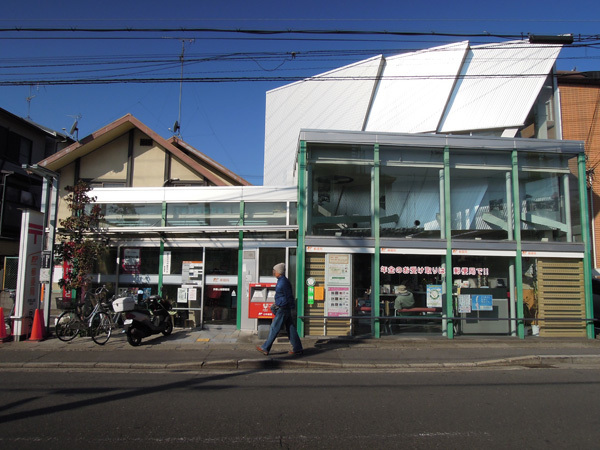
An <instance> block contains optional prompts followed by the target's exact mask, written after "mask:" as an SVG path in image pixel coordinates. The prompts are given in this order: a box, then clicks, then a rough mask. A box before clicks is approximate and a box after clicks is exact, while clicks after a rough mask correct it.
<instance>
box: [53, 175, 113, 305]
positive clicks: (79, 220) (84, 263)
mask: <svg viewBox="0 0 600 450" xmlns="http://www.w3.org/2000/svg"><path fill="white" fill-rule="evenodd" d="M65 189H66V191H67V192H69V194H68V195H67V198H66V202H67V207H68V208H69V210H70V211H71V215H70V216H69V217H67V218H66V219H61V220H59V223H60V226H61V227H62V228H59V230H58V233H57V240H58V242H57V244H56V248H55V258H56V259H57V261H58V262H67V263H68V264H69V265H70V267H71V270H70V271H65V273H64V274H63V278H62V279H60V280H59V281H58V284H59V286H60V287H62V288H65V289H66V290H72V289H75V291H76V292H77V298H81V292H82V290H85V288H86V286H87V285H88V283H89V276H90V274H91V273H93V271H94V265H95V263H96V262H97V261H98V260H99V259H100V258H101V257H102V255H103V253H104V251H105V248H106V240H105V239H103V235H102V232H101V230H100V221H101V220H102V218H103V217H104V216H103V214H102V210H101V208H100V206H98V205H95V204H93V203H94V202H95V201H96V197H90V196H88V192H89V191H90V190H91V189H92V188H91V187H90V186H89V185H88V184H87V183H85V182H83V181H79V182H78V183H77V184H76V185H75V186H67V187H66V188H65Z"/></svg>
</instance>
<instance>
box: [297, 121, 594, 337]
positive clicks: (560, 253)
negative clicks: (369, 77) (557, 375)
mask: <svg viewBox="0 0 600 450" xmlns="http://www.w3.org/2000/svg"><path fill="white" fill-rule="evenodd" d="M303 137H304V138H307V139H306V140H302V138H303ZM344 138H346V139H348V141H345V139H344ZM357 138H359V139H360V141H361V144H360V145H358V144H352V143H350V142H351V141H352V140H353V139H357ZM312 139H314V143H313V141H312ZM328 139H332V141H331V144H327V143H326V142H327V140H328ZM369 139H372V140H373V143H372V144H371V145H370V146H369V145H366V144H365V142H366V141H368V140H369ZM402 141H406V144H405V145H404V144H400V142H402ZM340 142H347V143H345V144H343V143H340ZM392 142H393V143H392ZM417 142H418V144H417ZM303 145H304V147H303ZM369 147H370V149H369ZM536 147H537V148H536ZM303 148H304V149H305V155H306V159H305V162H306V175H307V176H306V178H305V181H304V184H303V183H302V182H301V183H300V192H301V193H302V190H303V189H304V190H305V191H304V192H305V196H306V199H307V200H308V201H307V210H306V227H305V229H304V230H299V233H300V238H302V239H303V241H302V242H306V245H307V247H306V250H307V253H306V266H305V277H304V279H305V280H310V282H311V283H314V284H313V285H311V286H309V287H308V288H306V289H304V288H303V292H304V294H305V296H304V302H305V308H304V309H305V321H304V325H305V332H306V333H307V334H308V335H311V334H312V335H315V334H316V335H322V334H326V335H331V332H335V331H332V330H334V329H335V327H333V323H334V322H335V324H336V326H337V332H340V333H341V334H346V333H349V334H353V335H363V334H369V333H371V334H372V335H383V336H386V335H410V334H412V333H431V334H437V335H439V334H443V335H448V336H449V337H453V336H454V335H455V334H460V335H469V334H474V335H487V334H489V335H522V334H523V330H524V326H523V325H524V323H525V322H527V323H529V322H531V320H529V318H528V317H523V315H524V314H531V312H530V311H529V309H528V307H527V301H528V298H529V297H532V296H533V297H534V298H535V300H536V304H537V305H538V308H539V304H540V299H541V298H542V297H540V295H541V294H540V290H539V284H534V285H533V287H532V284H531V282H530V279H529V278H527V273H526V272H524V273H523V274H519V275H518V276H517V275H515V269H516V267H520V263H521V262H524V265H529V266H530V267H531V266H532V265H531V264H530V263H529V262H528V261H527V258H528V257H529V256H530V255H532V254H535V255H540V257H539V258H537V259H536V263H535V264H533V266H535V267H536V268H539V267H545V268H546V272H545V273H546V285H547V286H551V288H550V290H549V291H548V292H547V293H546V294H545V297H543V298H545V299H546V304H547V305H550V307H548V308H547V311H548V313H547V314H549V316H552V311H553V309H552V308H555V306H556V303H553V302H556V301H558V302H559V303H560V302H561V301H560V300H556V298H555V297H553V295H554V294H553V292H554V291H553V289H554V290H558V291H557V292H561V293H562V294H564V295H567V297H569V298H571V297H573V298H576V300H573V303H576V304H577V305H578V306H577V307H578V308H579V312H578V313H577V314H580V313H581V311H582V310H585V301H586V300H585V299H584V297H585V295H584V294H585V292H584V289H583V288H582V286H583V285H584V279H583V273H584V270H583V267H584V263H585V261H584V259H583V258H584V255H585V248H584V246H583V245H582V244H581V243H582V242H583V241H584V228H585V227H582V220H583V218H582V216H583V215H585V211H582V209H581V205H580V203H581V199H582V198H583V197H582V195H584V194H585V183H584V182H582V180H579V179H578V177H577V174H578V173H581V170H582V169H581V165H582V159H581V152H582V151H583V148H582V147H581V146H580V145H577V144H574V143H569V142H565V141H544V142H540V143H539V144H538V143H537V142H535V141H532V140H527V139H507V138H505V139H499V138H488V137H466V136H460V137H459V136H440V135H427V136H420V137H415V136H408V135H392V134H385V133H384V134H377V133H361V134H360V135H358V134H355V133H348V134H347V136H346V135H345V134H344V132H327V131H319V130H308V131H304V132H301V145H300V154H299V159H298V160H299V163H300V164H302V161H303V156H302V151H304V150H303ZM371 150H372V151H371ZM371 156H372V159H370V157H371ZM515 178H516V179H515ZM582 191H583V194H582V193H581V192H582ZM299 200H300V198H299ZM299 205H300V203H299ZM301 214H303V211H302V210H301V209H299V211H298V215H299V216H300V215H301ZM586 220H587V219H586ZM525 246H526V248H525ZM336 247H337V248H340V250H335V248H336ZM344 247H345V248H346V249H347V252H348V254H349V255H350V257H351V261H352V263H351V267H352V269H351V280H352V281H351V283H352V284H351V286H349V289H350V292H351V294H350V295H351V304H352V308H351V310H348V311H346V314H344V315H340V314H338V315H336V316H332V315H331V314H328V308H327V305H328V303H327V302H328V301H331V300H328V299H329V297H328V294H329V293H328V289H329V287H328V284H327V280H326V271H327V268H328V267H330V262H329V258H330V257H331V255H332V254H333V255H335V254H336V253H335V252H337V251H341V252H343V248H344ZM326 248H331V249H334V250H333V251H334V253H328V252H327V251H326V250H325V249H326ZM320 249H322V250H323V251H322V253H314V252H315V250H320ZM388 250H391V251H388ZM573 255H577V256H573ZM553 259H558V262H555V261H554V262H553V261H552V260H553ZM546 260H550V262H548V261H546ZM374 261H377V265H378V266H379V267H373V266H374V264H373V263H374ZM540 261H543V262H544V264H545V265H542V266H540ZM568 261H570V262H568ZM550 267H551V268H550ZM571 267H578V268H579V269H577V270H579V273H580V275H581V277H580V278H579V279H578V278H576V277H575V276H574V275H573V279H571V278H568V281H566V282H565V283H566V285H565V286H563V287H562V288H558V287H557V286H556V285H555V284H553V282H554V281H553V275H551V274H552V271H555V276H556V273H558V271H562V272H565V273H570V271H571V270H574V271H575V270H576V269H571ZM536 270H538V269H536ZM536 273H539V270H538V272H536ZM537 276H538V277H539V275H537ZM321 287H322V288H324V289H325V294H324V295H323V296H322V300H323V301H324V302H325V303H324V304H323V305H319V303H318V300H316V298H315V295H317V293H320V292H321V291H320V290H319V289H318V288H321ZM338 287H339V286H338ZM447 291H448V292H447ZM404 292H408V293H409V294H410V295H408V294H407V297H410V298H411V303H412V307H401V306H402V304H401V302H400V300H402V299H401V298H400V297H401V296H400V294H404ZM532 293H535V295H533V294H532ZM342 294H343V290H342V289H339V290H338V291H336V292H335V296H334V297H333V298H335V301H337V304H340V305H341V304H343V302H342V301H341V299H343V298H344V295H342ZM567 297H564V296H563V299H565V298H567ZM397 301H398V302H397ZM309 302H310V303H309ZM570 302H571V300H569V301H567V300H563V301H562V307H563V310H564V307H565V305H566V304H569V303H570ZM588 309H589V308H588ZM565 311H566V310H565ZM336 314H337V313H336ZM565 314H566V313H565ZM335 317H339V319H336V318H335ZM578 317H581V314H580V316H578ZM344 318H347V320H349V322H347V323H346V325H343V323H344V322H343V320H344ZM563 318H564V317H563ZM538 320H539V321H540V322H542V320H540V319H539V316H538ZM546 320H550V319H546ZM552 320H554V319H552ZM540 326H541V327H542V328H543V327H544V325H540ZM545 326H546V328H547V329H550V328H552V327H550V326H549V325H545ZM555 328H557V329H560V330H563V331H565V330H566V331H565V332H568V333H571V332H574V331H573V330H574V329H575V328H577V327H575V326H573V327H571V328H569V327H567V326H556V327H555ZM583 328H585V326H582V322H581V321H580V322H579V328H578V330H581V329H583ZM588 330H589V326H588ZM552 332H553V331H552ZM548 333H550V331H548ZM556 333H559V331H557V332H556ZM521 337H522V336H521Z"/></svg>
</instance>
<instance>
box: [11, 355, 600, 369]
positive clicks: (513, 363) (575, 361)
mask: <svg viewBox="0 0 600 450" xmlns="http://www.w3.org/2000/svg"><path fill="white" fill-rule="evenodd" d="M552 365H572V366H582V365H583V366H600V355H530V356H518V357H511V358H502V359H493V360H485V361H475V362H451V363H450V362H439V363H435V362H434V363H346V362H327V361H310V360H306V359H304V360H302V359H295V360H280V359H273V358H268V359H240V360H236V359H224V360H214V361H197V362H183V363H114V362H8V363H0V370H4V369H29V370H32V369H62V370H77V369H86V370H90V369H98V370H107V369H113V370H167V371H190V372H194V371H210V370H232V371H233V370H282V369H286V370H311V369H312V370H340V369H342V370H382V371H385V370H402V369H405V370H406V369H412V370H415V369H421V370H442V369H469V368H471V369H472V368H485V367H488V368H493V367H547V366H552Z"/></svg>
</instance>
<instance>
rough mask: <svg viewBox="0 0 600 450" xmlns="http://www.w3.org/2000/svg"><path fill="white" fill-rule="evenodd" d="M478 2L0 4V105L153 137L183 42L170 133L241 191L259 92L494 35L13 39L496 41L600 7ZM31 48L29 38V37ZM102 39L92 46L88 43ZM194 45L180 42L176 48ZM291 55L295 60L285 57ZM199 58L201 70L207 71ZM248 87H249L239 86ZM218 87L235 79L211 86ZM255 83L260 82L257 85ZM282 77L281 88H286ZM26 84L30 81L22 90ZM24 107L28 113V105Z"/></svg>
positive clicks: (573, 20) (252, 154) (593, 52)
mask: <svg viewBox="0 0 600 450" xmlns="http://www.w3.org/2000/svg"><path fill="white" fill-rule="evenodd" d="M568 6H569V5H568V4H565V3H564V2H560V3H559V2H558V1H556V0H549V1H544V2H539V1H536V2H522V1H518V2H517V1H512V0H509V1H504V2H494V3H493V4H492V3H490V2H481V1H462V2H448V1H443V2H442V1H437V0H436V1H429V2H401V1H397V0H396V1H371V2H364V1H355V0H347V1H338V0H333V1H327V0H321V1H313V0H306V1H303V2H297V1H287V0H279V1H271V0H267V1H252V0H246V1H243V0H234V1H226V0H224V1H205V0H204V1H203V0H200V1H196V2H189V1H181V0H171V1H168V2H165V1H157V0H146V1H138V0H136V1H127V0H121V1H118V2H117V1H114V0H104V1H102V2H87V1H85V0H79V1H71V0H62V1H60V2H47V1H43V2H42V1H39V0H34V1H13V0H5V1H4V2H3V14H2V17H1V18H0V29H8V30H9V31H2V32H0V83H2V82H15V81H17V82H19V83H23V82H25V81H27V82H28V84H22V85H10V86H4V85H3V86H0V107H2V108H4V109H7V110H8V111H10V112H12V113H14V114H17V115H19V116H23V117H26V116H27V115H28V113H29V115H30V117H31V119H32V120H34V121H36V122H38V123H40V124H42V125H45V126H48V127H50V128H53V129H55V130H58V131H61V130H62V128H66V129H67V130H69V129H70V127H71V124H72V123H73V120H74V116H77V115H81V119H80V120H79V137H84V136H86V135H88V134H90V133H92V132H93V131H95V130H97V129H99V128H101V127H102V126H104V125H106V124H108V123H110V122H112V121H113V120H115V119H117V118H119V117H121V116H123V115H125V114H127V113H131V114H133V115H134V116H136V117H137V118H138V119H140V120H141V121H142V122H144V123H145V124H146V125H148V126H149V127H150V128H152V129H153V130H154V131H156V132H157V133H159V134H160V135H162V136H163V137H166V138H167V137H169V136H171V134H172V133H171V132H170V131H169V128H170V127H172V125H173V123H174V122H175V120H177V119H178V116H179V87H180V86H179V82H178V81H176V80H178V79H179V77H180V72H181V65H180V63H179V57H180V54H181V51H182V39H184V40H185V41H184V42H185V43H184V45H185V56H184V62H185V64H184V77H186V78H187V77H192V78H195V79H202V78H207V77H208V78H210V79H211V80H213V81H211V82H185V83H184V84H183V89H182V91H183V95H182V104H181V105H182V107H181V136H182V138H183V139H184V140H185V141H187V142H188V143H189V144H191V145H192V146H194V147H195V148H197V149H198V150H200V151H202V152H204V153H205V154H207V155H208V156H210V157H211V158H213V159H215V160H216V161H218V162H220V163H221V164H223V165H225V166H226V167H228V168H230V169H231V170H233V171H234V172H236V173H238V174H239V175H241V176H242V177H244V178H246V179H247V180H248V181H250V182H251V183H253V184H261V183H262V170H263V152H264V112H265V93H266V91H268V90H270V89H274V88H276V87H278V86H281V85H284V84H287V83H289V82H291V81H285V80H282V78H283V77H307V76H310V75H315V74H318V73H322V72H325V71H328V70H331V69H334V68H336V67H341V66H343V65H346V64H350V63H353V62H356V61H359V60H362V59H366V58H368V57H371V56H374V55H376V54H380V53H385V54H395V53H399V52H404V51H411V50H417V49H421V48H428V47H433V46H436V45H443V44H446V43H451V42H457V41H462V40H466V39H469V40H471V42H474V43H485V42H501V41H503V40H506V39H502V38H494V37H490V38H482V37H472V38H468V37H461V36H457V37H446V36H435V37H434V36H391V35H387V36H383V35H377V36H374V35H327V36H325V35H314V34H309V35H298V34H284V35H277V36H264V35H248V34H239V33H191V32H186V31H178V32H166V31H162V32H161V31H156V32H144V33H135V32H133V31H130V32H120V33H102V34H101V33H83V32H80V31H72V32H66V31H63V32H55V33H49V32H37V33H35V32H29V31H23V30H22V31H10V30H16V29H19V28H20V29H25V28H34V27H39V28H68V29H79V30H81V29H82V28H94V29H97V28H106V29H108V28H123V29H139V28H146V29H157V28H161V29H173V28H188V29H189V28H218V29H228V30H232V29H253V30H355V31H359V30H360V31H383V30H388V31H403V32H420V33H429V32H436V33H457V34H463V35H464V34H480V33H489V34H497V35H521V34H523V35H525V36H526V35H527V34H528V33H533V34H564V33H573V34H575V35H576V36H579V35H582V36H589V35H597V34H598V33H600V3H598V2H597V1H582V2H578V3H576V4H574V7H573V11H569V10H568V9H567V8H568ZM32 38H33V39H32ZM98 38H102V39H98ZM188 39H194V41H193V42H189V41H187V40H188ZM593 42H595V43H596V46H591V47H579V48H565V49H563V50H562V52H561V55H560V57H559V60H558V63H557V67H558V69H559V70H571V69H573V68H577V70H586V71H587V70H600V45H598V43H599V42H600V39H596V40H595V41H593ZM292 52H295V55H296V56H295V57H294V58H292V56H291V55H292ZM207 59H208V60H207ZM109 77H113V78H115V77H117V78H118V77H126V78H129V79H139V78H143V77H149V78H155V79H156V78H165V77H168V78H172V79H174V80H175V81H174V82H169V83H114V84H65V85H55V84H49V82H48V81H49V80H53V81H56V80H63V81H68V80H73V79H77V80H88V79H95V80H107V79H110V78H109ZM246 77H252V78H253V79H258V81H243V80H240V78H246ZM224 78H234V79H235V81H232V82H231V81H230V82H223V79H224ZM265 78H266V79H265ZM286 79H287V78H286ZM29 83H30V84H29ZM28 97H32V98H31V101H30V103H29V107H28V102H27V98H28Z"/></svg>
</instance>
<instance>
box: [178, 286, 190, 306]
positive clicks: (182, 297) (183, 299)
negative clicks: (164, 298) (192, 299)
mask: <svg viewBox="0 0 600 450" xmlns="http://www.w3.org/2000/svg"><path fill="white" fill-rule="evenodd" d="M187 294H188V290H187V289H186V288H178V289H177V303H187V301H188V298H187Z"/></svg>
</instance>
